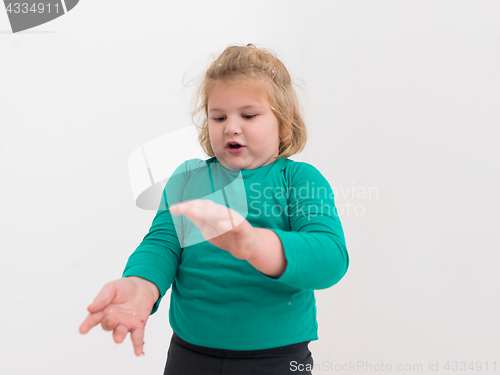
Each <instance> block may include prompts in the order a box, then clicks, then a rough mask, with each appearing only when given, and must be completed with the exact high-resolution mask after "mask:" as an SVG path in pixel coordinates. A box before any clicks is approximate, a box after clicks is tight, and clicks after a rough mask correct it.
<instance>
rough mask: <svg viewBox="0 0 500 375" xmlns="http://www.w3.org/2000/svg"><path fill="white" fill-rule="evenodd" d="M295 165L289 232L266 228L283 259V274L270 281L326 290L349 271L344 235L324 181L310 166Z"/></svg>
mask: <svg viewBox="0 0 500 375" xmlns="http://www.w3.org/2000/svg"><path fill="white" fill-rule="evenodd" d="M297 164H298V167H296V168H295V171H294V172H292V181H291V184H290V185H291V186H290V190H289V192H288V196H289V199H288V210H287V212H288V215H289V220H290V227H291V231H285V230H281V229H274V228H269V229H271V230H272V231H274V232H275V233H276V234H277V235H278V237H279V238H280V240H281V243H282V245H283V249H284V252H285V258H286V259H287V265H286V268H285V271H284V272H283V274H282V275H281V276H280V277H278V278H272V279H274V280H276V281H277V282H281V283H284V284H287V285H290V286H293V287H296V288H300V289H327V288H329V287H331V286H333V285H335V284H336V283H338V282H339V281H340V280H341V279H342V277H343V276H344V275H345V273H346V272H347V269H348V267H349V256H348V253H347V248H346V243H345V238H344V232H343V230H342V224H341V223H340V219H339V217H338V213H337V209H336V207H335V201H334V194H333V191H332V188H331V187H330V184H329V183H328V181H327V180H326V179H325V177H324V176H323V175H322V174H321V172H319V171H318V170H317V169H316V168H315V167H314V166H312V165H310V164H308V163H304V162H298V163H297ZM268 277H269V276H268Z"/></svg>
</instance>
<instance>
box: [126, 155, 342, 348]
mask: <svg viewBox="0 0 500 375" xmlns="http://www.w3.org/2000/svg"><path fill="white" fill-rule="evenodd" d="M240 173H241V174H240ZM191 199H211V200H213V201H214V202H216V203H220V204H223V205H226V206H227V207H231V208H232V209H234V210H236V211H237V212H238V213H240V214H241V215H242V216H243V217H245V218H246V219H247V220H248V222H249V223H250V224H252V226H254V227H257V228H267V229H271V230H273V231H274V232H275V233H276V234H277V235H278V237H279V238H280V240H281V243H282V245H283V249H284V253H285V257H286V260H287V265H286V269H285V271H284V273H283V274H282V275H281V276H280V277H278V278H273V277H270V276H267V275H264V274H263V273H261V272H260V271H258V270H257V269H256V268H254V267H253V266H252V265H251V264H250V263H248V262H247V261H245V260H241V259H238V258H235V257H234V256H232V255H231V253H229V252H228V251H225V250H222V249H220V248H218V247H216V246H214V245H212V244H210V243H209V242H208V241H206V240H204V238H203V237H202V235H201V231H199V229H198V228H197V227H196V226H195V225H194V224H193V223H191V222H190V221H189V220H188V219H187V218H186V217H185V216H172V215H171V214H170V212H169V210H168V206H169V205H172V204H174V203H177V202H181V201H186V200H191ZM348 266H349V256H348V253H347V249H346V244H345V238H344V233H343V230H342V225H341V223H340V220H339V218H338V215H337V210H336V208H335V203H334V195H333V191H332V189H331V187H330V184H329V183H328V181H327V180H326V179H325V178H324V177H323V175H322V174H321V173H320V172H319V171H318V170H317V169H316V168H315V167H314V166H312V165H310V164H308V163H304V162H295V161H293V160H290V159H285V158H280V159H278V160H276V161H275V162H273V163H271V164H269V165H266V166H263V167H260V168H256V169H253V170H247V169H242V170H241V171H240V172H233V171H230V170H228V169H226V168H224V167H223V166H222V165H221V164H220V163H219V162H218V160H217V158H215V157H213V158H210V159H207V160H199V159H191V160H188V161H186V162H184V163H183V164H181V165H180V166H179V167H178V168H177V170H176V171H175V172H174V174H173V175H172V177H171V178H170V179H169V181H168V182H167V184H166V186H165V189H164V190H163V196H162V199H161V203H160V209H159V210H158V212H157V214H156V216H155V218H154V220H153V223H152V225H151V228H150V230H149V233H148V234H147V235H146V236H145V237H144V239H143V240H142V242H141V244H140V245H139V246H138V247H137V249H136V250H135V251H134V253H133V254H132V255H131V256H130V257H129V259H128V262H127V265H126V267H125V270H124V272H123V277H126V276H138V277H141V278H144V279H146V280H149V281H151V282H153V283H154V284H156V285H157V286H158V289H159V290H160V293H161V295H160V298H159V299H158V301H157V302H156V304H155V305H154V307H153V309H152V311H151V314H154V313H155V312H156V310H157V309H158V306H159V304H160V301H161V299H162V298H163V296H164V295H165V293H166V292H167V290H168V288H170V287H172V291H171V296H170V310H169V320H170V325H171V327H172V329H173V330H174V331H175V332H176V333H177V334H178V335H179V336H180V337H181V338H183V339H184V340H186V341H188V342H190V343H192V344H195V345H201V346H206V347H211V348H220V349H231V350H258V349H268V348H274V347H278V346H285V345H291V344H295V343H299V342H303V341H313V340H317V339H318V334H317V330H318V324H317V320H316V299H315V296H314V290H315V289H326V288H329V287H331V286H333V285H335V284H336V283H337V282H338V281H339V280H340V279H342V277H343V276H344V275H345V273H346V272H347V268H348Z"/></svg>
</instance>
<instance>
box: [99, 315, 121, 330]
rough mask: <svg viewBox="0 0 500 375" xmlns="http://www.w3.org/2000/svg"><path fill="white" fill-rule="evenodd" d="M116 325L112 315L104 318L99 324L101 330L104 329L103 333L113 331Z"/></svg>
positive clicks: (116, 322) (115, 319)
mask: <svg viewBox="0 0 500 375" xmlns="http://www.w3.org/2000/svg"><path fill="white" fill-rule="evenodd" d="M117 324H118V319H117V318H116V317H115V316H113V315H108V316H106V317H105V318H104V319H103V320H102V322H101V326H102V329H104V330H105V331H112V330H114V329H115V328H116V325H117Z"/></svg>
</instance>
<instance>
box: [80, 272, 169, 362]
mask: <svg viewBox="0 0 500 375" xmlns="http://www.w3.org/2000/svg"><path fill="white" fill-rule="evenodd" d="M159 295H160V292H159V290H158V288H157V286H156V285H155V284H153V283H152V282H150V281H148V280H145V279H142V278H139V277H133V276H131V277H123V278H121V279H118V280H114V281H111V282H109V283H107V284H106V285H104V287H103V288H102V290H101V291H100V292H99V294H98V295H97V297H96V298H95V300H94V302H92V303H91V304H90V306H89V307H88V308H87V309H88V311H89V313H90V314H89V315H88V316H87V318H86V319H85V320H84V322H83V323H82V325H81V326H80V333H82V334H86V333H87V332H88V331H90V329H91V328H92V327H94V326H96V325H98V324H99V323H101V326H102V328H103V329H104V330H106V331H113V339H114V340H115V342H116V343H117V344H120V343H122V342H123V340H125V337H126V336H127V333H128V332H130V337H131V339H132V343H133V345H134V351H135V354H136V355H137V356H139V355H141V354H143V345H144V341H143V340H144V328H145V326H146V321H147V320H148V317H149V315H150V313H151V310H152V309H153V306H154V304H155V303H156V301H157V300H158V297H159Z"/></svg>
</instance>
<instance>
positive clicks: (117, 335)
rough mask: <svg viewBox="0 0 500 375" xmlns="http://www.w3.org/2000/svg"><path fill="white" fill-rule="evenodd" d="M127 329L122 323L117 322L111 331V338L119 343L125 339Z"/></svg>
mask: <svg viewBox="0 0 500 375" xmlns="http://www.w3.org/2000/svg"><path fill="white" fill-rule="evenodd" d="M128 331H129V329H128V328H127V327H126V326H124V325H123V324H118V325H117V326H116V328H115V330H114V331H113V339H114V340H115V342H116V343H117V344H120V343H122V342H123V340H125V337H127V333H128Z"/></svg>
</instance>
